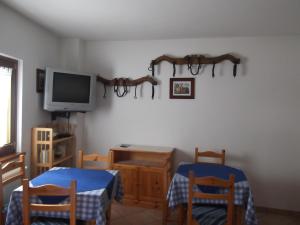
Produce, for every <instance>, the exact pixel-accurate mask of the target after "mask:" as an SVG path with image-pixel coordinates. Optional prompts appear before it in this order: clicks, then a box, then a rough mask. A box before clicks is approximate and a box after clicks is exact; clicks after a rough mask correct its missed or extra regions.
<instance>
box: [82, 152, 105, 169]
mask: <svg viewBox="0 0 300 225" xmlns="http://www.w3.org/2000/svg"><path fill="white" fill-rule="evenodd" d="M84 164H86V165H84ZM87 164H89V165H87ZM91 164H92V165H91ZM100 164H101V165H100ZM77 167H78V168H85V169H102V170H105V169H110V159H109V157H108V156H107V155H101V154H99V153H92V154H85V155H84V154H83V151H82V150H79V153H78V161H77Z"/></svg>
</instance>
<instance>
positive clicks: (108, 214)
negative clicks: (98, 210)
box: [106, 203, 111, 225]
mask: <svg viewBox="0 0 300 225" xmlns="http://www.w3.org/2000/svg"><path fill="white" fill-rule="evenodd" d="M110 219H111V203H110V204H109V206H108V209H107V210H106V225H110Z"/></svg>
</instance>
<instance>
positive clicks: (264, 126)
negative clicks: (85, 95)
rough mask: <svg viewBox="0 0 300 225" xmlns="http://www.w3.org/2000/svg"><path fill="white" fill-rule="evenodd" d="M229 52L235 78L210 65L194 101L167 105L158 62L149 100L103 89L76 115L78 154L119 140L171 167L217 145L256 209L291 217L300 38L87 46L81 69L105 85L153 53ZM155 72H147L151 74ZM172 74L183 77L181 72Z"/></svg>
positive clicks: (299, 179)
mask: <svg viewBox="0 0 300 225" xmlns="http://www.w3.org/2000/svg"><path fill="white" fill-rule="evenodd" d="M228 52H233V53H236V54H238V55H240V56H241V57H242V65H241V66H239V67H238V76H237V77H236V78H233V76H232V64H231V63H229V62H226V63H223V64H219V65H217V66H216V72H215V73H216V77H215V78H214V79H212V77H211V66H207V67H206V68H205V70H204V71H203V73H202V74H201V75H200V76H198V77H196V97H195V99H194V100H171V99H169V97H168V94H169V78H170V77H171V76H172V65H171V64H168V63H166V62H165V63H162V64H161V65H160V66H159V73H156V78H157V79H158V80H160V81H161V84H160V85H159V87H157V88H156V92H155V100H151V86H150V85H149V84H145V85H143V88H142V91H140V89H139V90H138V93H139V94H140V93H142V95H143V97H141V96H138V97H139V98H138V99H134V97H133V96H134V89H133V88H132V89H131V93H130V94H129V95H128V96H126V97H124V98H118V97H116V96H115V95H113V94H112V89H111V88H110V89H109V91H108V96H107V98H106V99H102V97H101V96H102V94H103V86H102V85H101V84H99V85H98V87H99V89H100V90H99V96H98V97H99V99H98V104H99V106H98V107H97V110H96V111H94V112H91V113H88V114H87V115H86V121H85V135H86V137H85V143H86V148H87V149H88V150H90V151H91V150H93V149H97V150H99V151H102V152H106V151H107V150H108V149H109V148H110V147H112V146H114V145H116V144H119V143H132V144H145V145H159V146H172V147H176V148H178V149H179V150H178V151H177V152H176V161H177V162H178V161H182V160H192V158H193V151H194V147H195V146H200V147H204V148H208V147H213V148H226V149H228V151H227V153H226V154H227V164H229V165H234V166H239V167H241V168H242V169H243V170H244V171H245V172H246V175H247V176H248V178H249V180H250V183H251V187H252V190H253V192H254V197H255V203H256V205H258V206H265V207H273V208H280V209H289V210H298V211H300V204H299V202H300V197H299V195H297V194H296V193H297V192H298V191H299V188H300V176H299V175H298V172H299V171H300V164H299V162H298V161H299V159H300V144H299V138H300V122H299V115H300V101H299V96H300V90H299V87H300V76H299V58H300V37H296V36H295V37H261V38H259V37H249V38H215V39H213V38H210V39H193V40H161V41H124V42H97V41H96V42H87V43H86V53H85V57H84V59H85V70H86V71H89V72H94V73H100V74H101V75H103V76H105V77H107V78H110V76H111V75H112V74H113V75H116V76H124V77H130V78H137V77H140V76H144V75H146V74H150V72H149V71H147V68H148V65H149V63H150V61H151V60H152V59H154V58H156V57H158V56H160V55H162V54H170V55H174V56H177V57H180V56H185V55H187V54H191V53H193V54H199V53H203V54H210V55H211V56H216V55H220V54H224V53H228ZM156 68H157V67H156ZM177 70H181V72H180V74H179V75H177V76H178V77H191V75H190V74H189V72H188V71H187V70H186V67H181V69H179V68H178V69H177Z"/></svg>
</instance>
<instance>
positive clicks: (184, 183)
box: [167, 163, 258, 225]
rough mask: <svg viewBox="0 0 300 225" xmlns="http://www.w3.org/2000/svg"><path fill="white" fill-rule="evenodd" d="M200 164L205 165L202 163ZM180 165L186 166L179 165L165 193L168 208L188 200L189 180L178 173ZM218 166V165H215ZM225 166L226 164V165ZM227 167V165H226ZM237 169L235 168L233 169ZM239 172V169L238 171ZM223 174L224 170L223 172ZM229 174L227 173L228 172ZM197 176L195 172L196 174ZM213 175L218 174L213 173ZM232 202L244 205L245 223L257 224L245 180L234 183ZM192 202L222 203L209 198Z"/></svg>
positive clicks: (247, 184)
mask: <svg viewBox="0 0 300 225" xmlns="http://www.w3.org/2000/svg"><path fill="white" fill-rule="evenodd" d="M201 164H202V163H200V164H198V165H197V166H198V167H199V169H200V170H201ZM202 165H205V163H203V164H202ZM207 165H208V164H206V166H207ZM181 166H187V164H184V165H180V166H179V167H178V169H177V171H176V173H175V175H174V177H173V179H172V181H171V184H170V186H169V190H168V194H167V200H168V202H169V207H170V208H175V207H176V206H177V205H179V204H186V203H187V202H188V185H189V180H188V177H187V175H182V174H180V173H178V171H180V167H181ZM190 166H191V168H192V167H195V164H190ZM209 166H212V167H213V166H214V164H209ZM216 166H218V167H220V165H216ZM226 167H227V166H226ZM227 168H229V167H227ZM205 169H206V170H202V171H201V173H205V172H204V171H207V176H212V174H211V173H209V169H208V168H207V167H205ZM231 169H232V168H231ZM234 170H236V171H238V170H237V169H234ZM234 170H230V173H233V174H234ZM238 172H239V173H240V172H241V171H240V170H239V171H238ZM223 175H224V172H223ZM228 175H229V174H228ZM196 176H197V174H196ZM215 176H218V175H217V174H215ZM234 188H235V190H234V204H235V205H242V206H244V207H245V223H246V224H247V225H257V224H258V222H257V218H256V214H255V209H254V203H253V196H252V193H251V190H250V187H249V183H248V181H247V180H243V181H238V182H236V183H235V184H234ZM193 202H195V203H203V204H224V203H225V202H224V201H221V200H210V199H199V198H198V199H194V200H193Z"/></svg>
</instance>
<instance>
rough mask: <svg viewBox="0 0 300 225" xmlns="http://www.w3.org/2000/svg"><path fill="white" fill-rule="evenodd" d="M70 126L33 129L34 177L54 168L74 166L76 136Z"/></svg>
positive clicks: (32, 159)
mask: <svg viewBox="0 0 300 225" xmlns="http://www.w3.org/2000/svg"><path fill="white" fill-rule="evenodd" d="M70 126H72V125H67V124H57V123H53V124H47V125H45V126H43V127H34V128H32V150H31V176H32V177H35V176H37V175H39V174H40V173H42V172H44V171H46V170H48V169H50V168H52V167H54V166H73V161H74V159H73V156H74V153H75V136H74V134H73V129H71V128H69V127H70ZM66 127H68V128H66Z"/></svg>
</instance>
